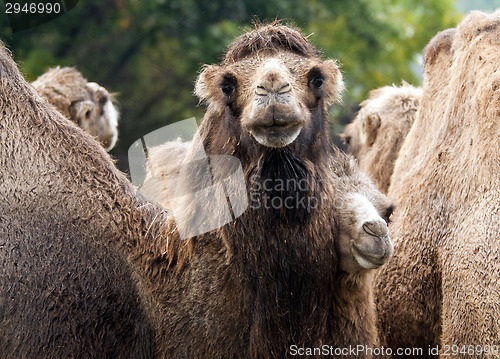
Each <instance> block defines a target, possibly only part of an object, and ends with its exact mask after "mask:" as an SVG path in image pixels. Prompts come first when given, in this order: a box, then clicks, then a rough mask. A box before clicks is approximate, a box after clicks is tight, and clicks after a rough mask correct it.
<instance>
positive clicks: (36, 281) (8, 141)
mask: <svg viewBox="0 0 500 359" xmlns="http://www.w3.org/2000/svg"><path fill="white" fill-rule="evenodd" d="M0 108H1V112H2V113H3V115H2V117H1V119H0V166H1V171H0V271H1V273H0V328H1V329H0V357H2V358H68V357H89V358H90V357H92V358H146V357H151V355H152V354H153V351H154V340H153V338H154V325H153V322H152V321H151V320H150V319H149V315H151V314H152V313H153V312H152V310H151V308H149V304H148V298H147V297H145V292H144V290H143V289H142V287H143V286H142V283H141V280H140V277H139V276H138V274H137V272H136V270H135V269H134V268H133V267H131V265H130V262H129V260H128V252H129V249H128V248H129V247H132V246H134V245H136V244H137V242H139V241H140V240H143V239H144V238H145V234H146V233H148V230H149V233H151V232H153V231H155V230H156V231H157V229H155V226H152V223H153V218H154V217H155V216H158V217H157V218H164V217H166V214H163V213H162V212H161V210H160V209H159V208H155V207H154V206H153V205H151V204H148V203H146V202H142V201H140V200H138V199H137V198H136V194H135V190H134V189H133V187H132V185H131V184H130V183H129V182H128V181H127V180H126V178H125V176H123V175H122V174H121V173H120V172H119V171H118V170H116V169H115V167H114V165H113V163H112V160H111V159H110V157H109V156H108V155H107V154H106V153H105V151H104V150H103V149H102V148H101V146H99V144H98V143H97V142H96V141H94V140H93V139H92V138H91V137H90V136H89V135H88V134H86V133H84V132H83V131H82V130H81V129H80V128H78V127H77V126H75V125H74V124H72V123H71V122H69V121H68V120H66V119H65V118H63V116H62V115H61V114H60V113H59V112H57V111H56V110H55V109H54V108H53V107H52V106H50V105H49V104H48V103H47V101H45V100H44V99H43V98H42V97H41V96H40V95H39V94H38V93H37V92H36V91H35V90H34V89H33V87H32V86H30V85H29V84H28V83H26V81H25V80H24V79H23V78H22V76H21V74H20V73H19V71H18V70H17V68H16V65H15V63H14V62H13V61H12V59H11V57H10V55H9V54H8V52H7V51H6V50H5V48H4V47H3V45H1V48H0ZM148 239H149V242H150V241H151V240H152V238H151V235H149V236H148ZM148 313H150V314H148ZM153 317H154V314H153Z"/></svg>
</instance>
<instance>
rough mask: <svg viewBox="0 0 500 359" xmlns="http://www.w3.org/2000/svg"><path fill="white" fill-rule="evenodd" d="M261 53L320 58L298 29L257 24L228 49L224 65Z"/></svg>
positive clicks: (273, 24) (277, 23) (278, 25)
mask: <svg viewBox="0 0 500 359" xmlns="http://www.w3.org/2000/svg"><path fill="white" fill-rule="evenodd" d="M261 51H271V52H274V53H277V52H279V51H290V52H292V53H294V54H297V55H300V56H304V57H319V56H320V52H319V51H318V50H317V49H316V48H315V47H314V46H313V45H312V44H311V43H310V42H309V41H308V40H307V38H306V37H305V36H304V35H303V34H302V33H301V32H300V31H299V30H298V29H296V28H294V27H291V26H289V25H288V26H285V25H282V23H281V21H274V22H272V23H268V24H266V23H255V25H254V29H253V30H251V31H249V32H247V33H246V34H243V35H241V36H240V37H238V38H236V40H235V41H234V42H233V44H232V45H231V46H230V47H229V48H228V50H227V52H226V55H225V57H224V60H223V64H230V63H233V62H236V61H239V60H242V59H243V58H245V57H247V56H249V55H255V54H258V53H259V52H261Z"/></svg>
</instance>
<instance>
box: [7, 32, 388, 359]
mask: <svg viewBox="0 0 500 359" xmlns="http://www.w3.org/2000/svg"><path fill="white" fill-rule="evenodd" d="M284 32H290V34H291V35H294V36H296V37H297V38H300V39H303V40H304V41H306V40H305V38H304V37H303V36H302V35H301V34H300V33H297V32H296V31H295V30H293V29H288V28H286V27H284V26H278V25H272V26H263V27H260V28H257V29H255V30H253V33H254V34H260V36H262V37H264V38H267V39H271V40H272V38H273V36H274V34H275V33H284ZM269 42H270V43H273V42H272V41H266V42H265V43H266V44H267V43H269ZM238 46H239V45H238V42H236V44H235V45H233V47H232V48H233V49H237V48H238ZM308 46H309V47H310V49H311V50H310V51H311V52H315V51H313V47H312V46H311V45H310V44H308ZM257 53H258V55H259V56H258V57H257V56H255V57H254V56H252V55H249V56H247V57H245V59H244V60H242V61H241V62H240V61H237V62H235V63H234V64H233V65H227V66H226V65H223V66H221V67H218V68H217V67H211V68H207V69H206V70H205V72H204V73H202V74H201V75H200V78H199V80H198V84H197V91H198V93H203V94H205V95H210V97H211V99H210V100H209V106H208V111H207V113H206V116H205V118H204V120H203V122H202V125H201V126H200V129H199V134H200V135H201V139H202V140H203V144H204V146H205V148H206V149H207V153H208V154H213V155H224V154H231V155H232V156H235V157H237V158H238V159H239V160H240V161H241V164H242V167H243V171H244V174H245V177H246V180H247V183H249V188H248V190H251V189H252V186H255V185H257V184H262V183H263V181H264V180H270V181H277V180H279V179H288V180H293V181H298V180H305V181H306V183H307V186H306V187H305V188H299V189H286V190H285V192H286V193H283V192H281V191H280V190H274V189H270V190H269V191H267V192H266V193H261V194H262V195H263V194H269V195H272V196H274V197H281V196H284V195H286V194H290V195H296V196H298V197H297V198H298V201H297V202H296V203H294V204H295V207H293V208H290V209H288V208H283V207H282V208H270V209H268V208H265V207H264V206H260V207H257V208H250V207H249V208H248V209H247V210H246V211H245V212H244V213H243V214H242V215H241V216H240V217H238V218H237V219H236V220H234V221H233V222H231V223H229V224H227V225H225V226H223V227H221V228H219V229H217V230H214V231H212V232H209V233H205V234H202V235H198V236H196V237H194V238H191V239H189V240H184V241H181V240H180V239H179V233H178V232H177V231H176V225H175V223H174V222H173V218H172V217H171V216H170V217H168V218H167V215H166V213H165V212H164V211H163V210H161V209H160V208H159V207H157V206H155V205H153V204H150V203H147V202H143V201H141V200H140V199H138V198H137V197H136V194H135V192H134V189H133V187H132V185H131V184H130V183H129V182H128V181H126V180H125V178H124V177H123V175H122V174H121V173H119V172H118V171H117V170H116V169H115V168H114V167H113V165H112V163H111V161H110V159H109V157H108V156H107V155H106V153H105V152H104V151H103V150H102V149H101V148H99V146H97V144H95V143H94V142H93V141H92V140H91V139H90V137H89V136H88V135H85V134H83V133H82V131H81V130H79V129H78V128H77V127H76V126H72V125H71V124H70V123H69V122H68V121H65V120H64V119H63V118H62V117H61V116H60V115H59V114H58V113H56V111H54V110H53V109H52V108H51V107H49V106H48V105H47V104H46V102H44V101H42V100H41V98H40V97H39V96H38V95H37V94H36V93H35V92H34V91H33V90H32V88H31V87H30V86H28V85H27V84H26V83H25V82H24V80H23V79H22V78H21V76H20V74H19V72H18V71H17V69H16V68H15V65H14V63H13V61H12V60H11V59H10V58H9V56H8V55H7V54H5V53H2V56H1V57H0V58H1V61H2V66H3V67H2V69H1V70H2V71H1V72H0V73H1V76H2V77H1V78H2V87H1V88H2V92H1V95H2V97H1V98H2V106H3V110H4V111H5V112H6V113H7V114H8V115H6V116H5V115H4V117H3V118H2V121H1V122H0V136H1V138H0V139H1V142H0V144H1V146H0V151H1V153H0V155H1V156H0V158H1V159H2V166H3V167H2V168H3V171H2V172H1V173H2V175H3V180H2V182H1V187H0V195H1V196H2V198H1V199H2V206H3V207H2V211H1V212H0V213H1V215H0V220H1V223H2V225H1V226H0V231H1V232H0V240H1V243H2V246H1V247H0V248H1V249H0V250H1V252H0V253H1V260H2V270H3V275H2V276H0V293H1V295H2V297H0V299H1V303H2V306H0V308H1V309H2V310H1V311H0V328H2V331H1V332H0V351H1V352H0V354H1V356H2V357H9V356H10V357H23V356H27V357H40V356H45V357H68V356H69V357H71V356H87V354H88V356H92V357H106V356H109V357H149V356H151V355H152V353H154V354H155V355H156V356H157V357H162V358H163V357H168V358H174V357H175V358H176V357H189V358H191V357H192V358H234V357H242V358H271V357H274V358H283V357H285V356H286V355H287V352H288V351H289V350H290V346H291V345H297V346H299V347H319V346H321V345H323V344H327V345H331V346H334V347H340V348H346V347H349V345H353V346H355V345H358V344H360V345H368V346H372V345H373V344H374V342H375V334H376V333H375V327H374V307H373V303H372V297H371V277H372V276H373V272H372V271H370V270H367V269H363V268H359V267H358V268H357V270H356V271H355V272H347V271H346V270H343V269H342V268H344V266H346V265H347V264H349V263H347V264H345V263H344V264H343V263H339V260H338V258H339V254H338V253H339V246H340V243H339V241H340V237H339V234H340V233H341V232H340V231H341V230H342V229H341V227H342V226H344V223H345V222H346V219H344V218H342V211H341V209H342V208H343V206H344V203H350V200H349V196H350V195H351V194H355V195H357V196H362V198H364V201H365V202H369V203H370V205H369V211H370V213H372V214H373V213H374V215H372V217H369V219H370V221H363V222H361V223H360V224H361V228H362V229H363V230H364V231H365V232H366V233H368V234H370V233H371V236H372V243H368V244H367V242H366V239H367V237H366V236H364V237H363V238H361V239H360V242H359V244H360V245H367V247H366V248H361V249H363V251H362V253H364V254H365V255H367V257H364V260H365V261H369V262H372V261H373V263H372V264H374V265H377V263H380V261H381V260H386V259H387V258H388V252H387V251H388V248H387V245H388V244H390V240H389V239H388V238H387V228H386V227H385V228H384V226H385V224H382V223H381V222H380V220H379V219H378V217H380V216H383V215H385V214H386V213H387V211H388V209H390V206H391V205H390V201H389V200H388V199H387V198H386V197H385V196H383V195H382V194H380V193H379V192H378V191H377V190H376V189H375V187H374V185H373V184H372V183H371V182H370V181H369V180H368V179H367V177H366V176H364V175H362V174H361V173H360V172H359V169H357V168H356V167H355V166H352V165H351V164H350V163H349V162H348V161H346V158H345V157H344V156H343V155H342V154H339V153H335V154H332V151H331V148H330V145H329V142H328V129H327V127H326V126H327V123H328V121H327V111H326V109H327V103H328V102H330V101H332V100H333V99H334V98H336V97H337V96H338V94H339V91H340V72H339V71H338V69H337V67H336V66H335V65H334V63H333V62H329V61H326V62H323V61H322V60H321V59H320V58H318V57H312V58H307V57H301V56H298V55H297V54H295V53H294V52H292V51H289V48H288V47H283V48H280V49H279V48H278V47H273V48H272V49H270V50H269V51H266V48H265V47H263V48H259V49H258V51H257ZM271 55H272V56H279V57H280V58H282V59H286V60H288V61H286V62H285V63H287V66H290V67H288V68H289V69H290V68H292V69H293V70H294V71H296V77H290V78H291V79H292V80H294V81H293V89H292V90H290V91H288V90H287V89H285V90H287V91H286V93H283V88H281V87H280V89H279V91H281V92H280V94H283V95H284V97H280V98H282V99H286V100H284V101H283V103H282V105H283V106H285V104H286V106H289V104H290V103H291V104H292V105H293V106H295V105H296V106H297V107H298V108H299V109H300V111H302V112H303V113H308V114H309V116H308V117H307V118H304V119H302V120H303V121H304V122H303V123H302V125H301V126H302V127H301V131H300V134H298V136H297V139H296V140H295V141H292V142H291V143H290V144H288V145H286V146H282V147H280V148H270V147H267V146H264V145H261V144H260V143H258V142H257V141H256V139H255V138H254V137H253V135H251V134H250V133H249V132H248V130H247V129H246V127H245V128H244V127H243V126H242V122H245V121H243V119H242V118H241V117H240V116H241V111H240V110H241V107H240V106H243V105H244V104H245V103H244V102H240V101H241V100H242V99H247V100H248V99H249V98H251V97H252V96H253V95H252V94H250V93H248V91H250V89H251V87H245V86H246V85H245V83H247V84H248V86H252V87H253V82H252V81H251V80H252V78H253V74H255V73H259V71H256V70H257V68H259V67H260V66H261V65H262V61H265V60H266V56H271ZM273 66H274V65H273ZM273 68H274V67H273ZM209 74H210V76H208V75H209ZM271 77H272V76H271ZM318 78H321V79H322V82H321V81H319V80H318ZM227 79H230V80H231V81H235V82H237V83H233V85H234V87H235V88H234V90H233V89H232V87H231V86H229V88H228V87H227V86H225V85H227V83H224V82H222V83H221V81H225V80H227ZM245 81H248V82H245ZM320 85H321V86H320ZM266 86H267V85H266ZM200 89H204V90H205V91H200ZM229 90H231V91H229ZM13 94H14V96H12V95H13ZM292 95H293V98H292V97H289V96H292ZM274 96H278V95H277V94H275V95H274ZM203 98H204V99H205V100H208V97H206V96H204V97H203ZM259 99H262V98H259ZM294 99H295V100H297V101H298V104H297V103H295V102H293V101H294ZM270 101H272V100H270ZM256 103H257V104H258V105H261V104H262V103H261V102H259V101H257V102H256ZM247 104H248V103H247ZM290 106H291V105H290ZM260 110H262V107H261V108H260ZM264 110H265V108H264ZM275 113H276V114H278V113H279V112H275ZM249 118H252V117H251V116H250V117H248V118H246V120H248V121H249ZM259 120H263V119H261V118H257V119H255V118H254V119H253V121H259ZM272 120H273V121H274V119H272ZM286 120H287V121H292V120H296V119H294V118H287V119H286ZM248 125H249V126H251V125H255V123H249V124H248ZM281 125H282V123H280V124H279V125H278V128H274V127H272V126H270V130H269V129H268V131H270V132H266V130H262V129H260V130H262V131H263V132H261V133H264V135H262V136H261V137H262V139H263V141H267V143H270V144H277V143H283V141H288V140H289V139H290V138H291V136H292V135H293V133H292V132H294V131H295V130H294V131H290V127H289V126H286V125H285V126H283V128H281ZM253 128H256V127H253ZM277 134H278V135H277ZM292 137H293V136H292ZM75 144H76V145H75ZM195 146H196V144H194V145H193V146H192V147H191V149H190V152H189V153H188V156H190V155H191V156H193V153H195V151H194V147H195ZM68 153H70V154H71V156H69V155H68ZM191 159H192V160H194V159H193V158H191ZM185 171H186V172H185V173H184V174H185V175H186V177H184V178H186V180H190V179H192V178H193V176H196V175H197V171H199V167H193V166H187V169H186V170H185ZM222 172H224V171H222ZM181 173H183V171H181ZM215 175H217V173H215ZM184 185H185V183H181V186H184ZM229 188H231V187H229ZM187 189H191V190H192V188H190V187H188V188H187ZM232 190H233V191H236V192H238V191H241V193H243V194H244V195H247V188H245V187H244V186H241V184H240V186H239V187H238V186H236V187H233V188H232ZM195 195H196V194H195ZM229 195H231V193H229V194H228V196H229ZM193 197H194V196H193ZM302 198H303V199H306V200H307V199H311V198H316V199H318V206H317V207H316V208H309V209H308V210H306V209H303V208H301V207H300V206H299V200H300V199H302ZM344 198H345V200H344ZM261 200H262V201H263V202H261V203H265V202H264V201H265V197H264V196H262V197H261ZM337 207H338V208H339V210H337ZM187 208H188V209H187V210H188V211H189V210H192V211H196V210H200V211H201V212H202V213H203V212H204V211H210V212H208V213H213V215H214V216H218V208H213V205H212V203H206V204H205V205H204V207H198V208H193V206H188V207H187ZM379 214H380V216H379ZM373 216H375V217H377V218H375V221H372V220H371V219H373V218H374V217H373ZM4 223H5V225H3V224H4ZM351 230H352V228H351ZM375 232H377V233H375ZM378 232H380V233H378ZM357 235H358V233H356V236H357ZM356 241H357V239H356V238H353V242H356ZM373 242H376V243H381V244H382V245H381V246H380V245H375V246H374V245H373ZM349 245H352V244H351V243H349ZM368 247H369V248H368ZM127 255H128V260H127ZM353 258H354V257H353ZM358 258H359V253H358ZM354 260H356V258H354ZM378 265H380V264H378ZM26 333H29V335H28V336H27V337H26ZM153 333H154V334H153ZM153 338H154V342H153ZM153 346H154V347H153ZM82 353H83V354H82ZM364 354H365V353H360V354H359V356H358V357H359V358H364V357H366V356H365V355H364Z"/></svg>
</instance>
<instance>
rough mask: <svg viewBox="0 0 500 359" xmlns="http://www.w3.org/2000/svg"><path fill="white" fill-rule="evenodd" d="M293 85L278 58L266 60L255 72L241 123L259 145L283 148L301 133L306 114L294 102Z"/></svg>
mask: <svg viewBox="0 0 500 359" xmlns="http://www.w3.org/2000/svg"><path fill="white" fill-rule="evenodd" d="M294 82H296V81H294V79H293V77H292V75H291V73H290V70H289V69H288V68H287V67H286V66H285V65H284V63H283V62H282V61H281V60H280V59H278V58H274V57H273V58H270V59H268V60H266V61H264V62H263V63H262V65H261V66H260V67H259V68H258V70H257V75H256V76H255V80H254V83H253V84H252V85H253V90H254V91H253V94H251V97H250V101H248V102H249V103H248V104H247V106H246V107H245V110H244V112H243V116H242V119H241V122H242V125H243V127H244V128H245V130H246V131H248V132H249V133H250V134H251V135H252V136H253V137H254V138H255V139H256V140H257V142H258V143H260V144H261V145H263V146H267V147H284V146H287V145H289V144H290V143H292V142H293V141H295V139H296V138H297V136H298V135H299V133H300V131H301V130H302V127H303V125H304V122H305V119H306V117H307V115H308V111H307V109H305V108H304V106H301V105H300V103H299V101H298V99H297V96H296V91H297V90H295V88H297V87H298V86H297V84H296V83H294ZM292 83H294V86H293V87H292ZM251 89H252V88H250V89H249V90H251Z"/></svg>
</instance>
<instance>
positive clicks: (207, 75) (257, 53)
mask: <svg viewBox="0 0 500 359" xmlns="http://www.w3.org/2000/svg"><path fill="white" fill-rule="evenodd" d="M342 88H343V83H342V76H341V73H340V71H339V68H338V66H337V64H336V62H335V61H333V60H323V59H322V58H321V57H320V55H319V52H318V51H317V50H316V49H315V48H314V46H313V45H312V44H311V43H310V42H309V41H308V40H307V38H306V37H305V36H304V35H302V34H301V33H300V32H299V31H297V30H296V29H294V28H291V27H288V26H284V25H281V24H280V23H273V24H267V25H259V26H257V27H256V28H255V29H254V30H252V31H250V32H248V33H246V34H244V35H242V36H240V37H238V38H237V39H236V40H235V42H234V43H233V44H232V45H231V46H230V47H229V49H228V50H227V52H226V55H225V58H224V60H223V61H222V63H221V64H220V65H211V66H207V67H205V68H204V70H203V72H202V73H201V75H200V76H199V78H198V81H197V83H196V88H195V93H196V94H197V95H198V96H199V97H200V99H201V100H202V101H204V102H206V103H208V105H209V112H210V111H213V112H216V113H218V114H220V115H222V117H223V118H224V119H225V125H226V127H227V128H228V129H229V131H230V132H231V134H232V135H234V136H236V137H238V141H241V143H242V145H243V146H245V145H246V146H247V147H248V146H256V147H259V146H261V147H262V149H264V150H265V149H269V148H274V149H276V148H278V149H280V148H284V147H287V146H289V147H290V148H291V149H295V150H298V148H299V147H301V146H302V147H304V148H307V147H310V146H311V144H312V143H314V141H316V140H321V141H327V139H326V138H325V137H327V132H328V131H326V130H324V128H325V121H326V116H327V107H328V106H329V105H330V104H331V103H332V102H334V101H336V100H337V99H338V97H339V96H340V93H341V90H342ZM318 137H319V139H318ZM298 143H299V144H300V145H299V144H298Z"/></svg>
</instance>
